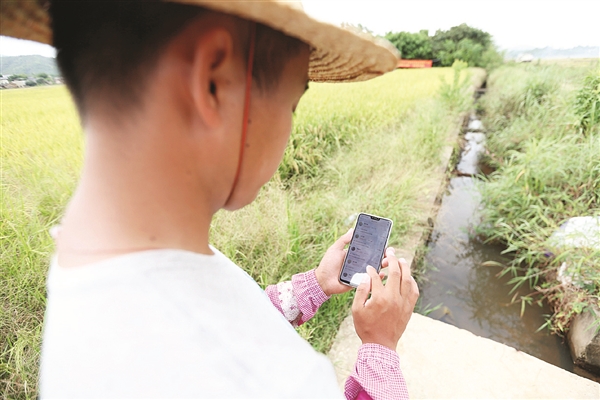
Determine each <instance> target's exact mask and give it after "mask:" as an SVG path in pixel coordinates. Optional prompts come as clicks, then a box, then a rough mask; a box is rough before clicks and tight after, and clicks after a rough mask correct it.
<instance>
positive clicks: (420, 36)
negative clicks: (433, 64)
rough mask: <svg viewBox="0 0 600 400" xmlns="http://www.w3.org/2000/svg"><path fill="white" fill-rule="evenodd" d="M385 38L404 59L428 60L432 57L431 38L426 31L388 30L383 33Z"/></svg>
mask: <svg viewBox="0 0 600 400" xmlns="http://www.w3.org/2000/svg"><path fill="white" fill-rule="evenodd" d="M385 38H386V39H387V40H389V41H390V42H391V43H392V44H393V45H394V46H396V48H397V49H398V50H399V51H400V54H401V55H402V58H404V59H407V60H415V59H417V60H429V59H431V58H433V50H432V47H431V39H430V38H429V36H428V34H427V31H421V32H419V33H410V32H397V33H393V32H389V33H387V34H386V35H385Z"/></svg>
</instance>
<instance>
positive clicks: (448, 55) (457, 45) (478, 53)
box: [431, 24, 502, 69]
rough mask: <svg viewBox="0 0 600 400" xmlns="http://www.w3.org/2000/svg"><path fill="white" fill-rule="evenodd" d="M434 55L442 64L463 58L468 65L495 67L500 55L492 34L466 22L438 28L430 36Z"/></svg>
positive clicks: (449, 63) (447, 64)
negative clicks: (447, 28) (443, 28)
mask: <svg viewBox="0 0 600 400" xmlns="http://www.w3.org/2000/svg"><path fill="white" fill-rule="evenodd" d="M431 41H432V49H433V54H434V57H436V58H438V59H439V60H440V63H441V65H442V66H450V65H452V63H453V62H454V60H457V59H458V60H463V61H465V62H467V63H468V64H469V66H470V67H483V68H486V69H493V68H496V67H497V66H498V65H499V64H500V63H501V62H502V56H501V55H500V54H499V53H498V52H497V50H496V48H495V47H494V45H493V43H492V36H491V35H490V34H489V33H487V32H484V31H482V30H480V29H477V28H472V27H470V26H468V25H467V24H461V25H459V26H454V27H452V28H450V29H449V30H447V31H442V30H438V31H437V32H436V33H435V35H434V36H433V37H432V38H431Z"/></svg>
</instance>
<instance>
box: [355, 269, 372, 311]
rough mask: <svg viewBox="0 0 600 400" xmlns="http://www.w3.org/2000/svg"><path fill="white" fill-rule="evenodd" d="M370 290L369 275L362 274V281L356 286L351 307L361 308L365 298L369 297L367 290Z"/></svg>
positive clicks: (365, 300)
mask: <svg viewBox="0 0 600 400" xmlns="http://www.w3.org/2000/svg"><path fill="white" fill-rule="evenodd" d="M370 291H371V277H370V276H369V275H367V274H365V275H363V278H362V282H361V283H360V285H358V288H356V293H355V295H354V301H353V302H352V308H353V309H354V308H359V309H360V308H363V307H364V305H365V303H366V302H367V300H368V299H369V292H370Z"/></svg>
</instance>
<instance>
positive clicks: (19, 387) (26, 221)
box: [0, 68, 466, 398]
mask: <svg viewBox="0 0 600 400" xmlns="http://www.w3.org/2000/svg"><path fill="white" fill-rule="evenodd" d="M452 75H453V73H452V70H451V69H448V68H445V69H442V68H440V69H430V70H398V71H395V72H393V73H390V74H388V75H386V76H384V77H381V78H379V79H376V80H373V81H369V82H364V83H353V84H346V85H332V84H311V88H310V90H309V91H308V93H307V95H306V98H304V99H303V100H302V102H301V104H300V106H299V108H298V110H297V116H296V117H295V128H294V131H293V134H292V138H291V140H290V146H289V148H288V150H287V151H286V155H285V159H284V161H283V162H282V166H281V168H280V170H279V172H278V174H276V176H275V177H274V178H273V179H272V180H271V182H269V183H268V184H267V185H266V187H265V188H264V189H263V190H262V191H261V193H260V195H259V197H258V199H257V200H256V201H255V202H254V203H253V204H251V205H250V206H248V207H246V208H244V209H242V210H239V211H237V212H234V213H229V212H220V213H218V214H217V216H216V217H215V219H214V221H213V225H212V228H211V242H212V243H213V244H214V245H215V246H216V247H217V248H219V249H220V250H221V251H223V252H224V253H225V254H226V255H228V256H229V257H230V258H232V259H233V260H234V261H235V262H236V263H238V264H239V265H240V266H242V267H243V268H244V269H245V270H246V271H248V272H249V273H250V274H251V275H252V276H253V277H254V278H255V279H256V280H257V282H259V284H260V285H261V286H263V287H264V286H266V285H268V284H271V283H275V282H278V281H280V280H282V279H289V278H290V277H291V276H292V275H293V274H294V273H296V272H299V271H306V270H308V269H310V268H314V267H316V266H317V264H318V262H319V261H320V258H321V256H322V255H323V254H324V252H325V250H326V248H327V247H328V246H330V245H331V244H332V243H333V242H334V241H335V240H336V239H337V237H339V236H340V235H341V234H342V233H344V232H345V231H346V230H347V229H348V228H349V227H350V225H351V224H352V221H351V218H350V216H351V215H352V214H355V213H357V212H359V211H368V212H372V213H375V214H379V215H384V216H386V217H390V218H392V219H393V220H394V222H395V224H394V230H393V232H392V237H391V239H390V240H391V244H392V245H395V246H401V245H402V244H403V241H404V240H405V239H406V237H407V233H408V232H409V231H410V230H411V229H415V226H418V225H419V224H421V223H424V218H423V216H424V215H425V213H426V210H424V209H423V205H422V204H420V202H419V199H420V195H421V192H422V191H423V190H425V188H426V187H427V185H428V183H430V182H431V181H432V180H433V179H436V178H435V176H434V172H433V171H434V169H435V168H436V167H437V166H438V163H439V157H440V149H441V148H442V147H443V145H444V144H445V140H446V137H447V136H446V135H447V133H448V132H449V130H450V129H451V128H452V126H453V125H454V124H456V118H455V116H456V113H457V112H458V111H457V110H454V109H452V107H450V105H449V104H446V103H445V102H443V101H440V100H436V97H437V94H438V92H439V90H440V85H441V80H442V79H444V80H447V81H451V80H452ZM465 95H466V94H465ZM0 96H1V98H0V99H1V113H2V132H1V136H0V141H1V142H0V146H1V150H0V151H1V153H0V155H1V162H2V165H1V181H2V182H1V183H2V185H1V196H2V197H1V211H0V212H1V216H0V217H1V218H0V237H1V244H0V246H1V254H0V267H1V268H0V304H1V308H0V310H1V314H0V382H1V384H0V397H3V398H35V397H36V395H37V370H38V361H39V349H40V335H41V326H42V320H43V312H44V305H45V287H44V284H45V275H46V271H47V266H48V260H49V257H50V255H51V253H52V251H53V243H52V240H51V239H50V237H49V234H48V230H49V228H50V227H51V226H53V225H54V224H56V223H57V221H59V219H60V216H61V213H62V210H63V209H64V206H65V205H66V202H67V201H68V199H69V197H70V195H71V193H72V191H73V190H74V188H75V184H76V181H77V176H78V173H79V170H80V168H81V163H82V146H83V138H82V134H81V128H80V127H79V123H78V119H77V116H76V112H75V109H74V107H73V105H72V103H71V101H70V98H69V95H68V93H67V91H66V89H65V88H64V87H48V88H35V89H22V90H8V91H0ZM350 298H351V294H346V295H343V296H336V297H334V298H332V299H331V300H330V301H328V302H327V303H326V304H325V305H324V306H323V307H322V308H321V310H320V311H319V313H318V314H317V316H315V318H313V319H312V320H311V321H309V322H308V323H307V324H305V325H303V326H302V327H300V328H299V331H300V333H301V334H302V335H303V336H304V337H305V338H307V339H308V340H309V341H310V342H311V344H312V345H313V346H314V347H315V348H316V349H318V350H319V351H322V352H326V351H327V350H328V349H329V347H330V346H331V342H332V340H333V338H334V335H335V333H336V332H337V329H338V327H339V323H340V322H341V321H342V319H343V318H344V317H345V316H346V315H347V312H348V308H349V304H350Z"/></svg>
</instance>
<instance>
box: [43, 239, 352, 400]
mask: <svg viewBox="0 0 600 400" xmlns="http://www.w3.org/2000/svg"><path fill="white" fill-rule="evenodd" d="M212 250H213V251H214V253H215V254H214V255H213V256H208V255H202V254H197V253H192V252H187V251H181V250H153V251H145V252H139V253H132V254H128V255H124V256H120V257H116V258H113V259H110V260H105V261H102V262H98V263H94V264H89V265H86V266H81V267H76V268H62V267H60V266H59V265H58V264H57V263H56V260H53V261H52V264H51V267H50V272H49V276H48V302H47V307H46V316H45V321H44V337H43V344H42V360H41V368H40V395H41V397H42V398H57V397H60V398H74V397H77V398H90V397H95V398H98V397H102V398H107V397H113V398H114V397H119V398H123V397H127V398H135V397H143V398H150V397H154V398H156V397H168V398H184V397H194V398H248V397H250V398H252V397H254V398H341V397H343V396H342V393H341V392H340V390H339V388H338V386H337V383H336V378H335V373H334V370H333V367H332V365H331V363H330V362H329V360H328V359H327V358H326V357H325V356H324V355H322V354H320V353H318V352H316V351H315V350H314V349H313V348H312V347H311V346H310V344H308V343H307V342H306V341H305V340H304V339H302V338H301V337H300V336H299V335H298V334H297V333H296V331H295V330H294V329H293V328H292V327H291V325H290V323H289V322H288V321H287V320H286V319H285V318H284V317H283V316H282V315H281V314H280V313H279V312H278V311H277V310H276V309H275V307H274V306H273V305H272V304H271V302H270V301H269V299H268V297H267V296H266V295H265V293H264V292H263V290H262V289H261V288H260V287H259V286H258V285H257V284H256V282H254V280H252V278H251V277H250V276H249V275H248V274H246V273H245V272H244V271H243V270H242V269H240V268H239V267H238V266H236V265H235V264H234V263H232V262H231V261H230V260H229V259H227V258H226V257H225V256H224V255H223V254H221V253H220V252H218V251H217V250H215V249H212Z"/></svg>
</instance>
